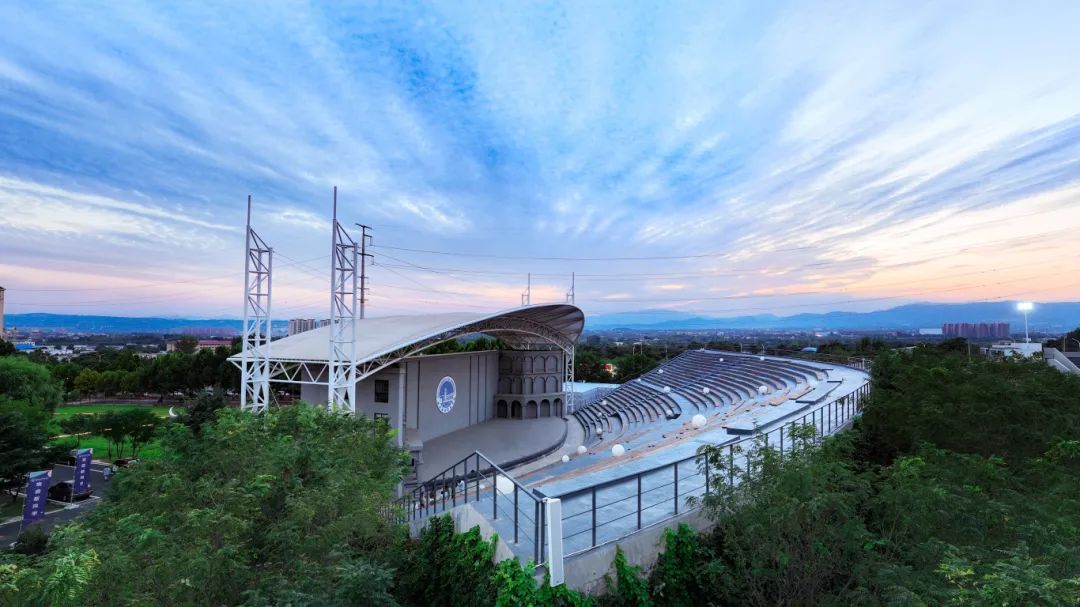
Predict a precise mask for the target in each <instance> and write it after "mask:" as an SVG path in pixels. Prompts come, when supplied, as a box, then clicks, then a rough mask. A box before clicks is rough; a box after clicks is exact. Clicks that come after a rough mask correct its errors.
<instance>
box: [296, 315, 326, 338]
mask: <svg viewBox="0 0 1080 607" xmlns="http://www.w3.org/2000/svg"><path fill="white" fill-rule="evenodd" d="M328 324H330V320H329V319H324V320H315V319H314V318H293V319H290V320H289V335H296V334H297V333H303V332H304V331H310V330H312V329H317V328H319V327H325V326H326V325H328Z"/></svg>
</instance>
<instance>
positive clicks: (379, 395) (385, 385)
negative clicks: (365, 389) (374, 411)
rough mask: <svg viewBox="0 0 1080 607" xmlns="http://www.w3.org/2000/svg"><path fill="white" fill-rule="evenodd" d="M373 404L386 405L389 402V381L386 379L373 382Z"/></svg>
mask: <svg viewBox="0 0 1080 607" xmlns="http://www.w3.org/2000/svg"><path fill="white" fill-rule="evenodd" d="M375 402H377V403H388V402H390V380H388V379H376V380H375Z"/></svg>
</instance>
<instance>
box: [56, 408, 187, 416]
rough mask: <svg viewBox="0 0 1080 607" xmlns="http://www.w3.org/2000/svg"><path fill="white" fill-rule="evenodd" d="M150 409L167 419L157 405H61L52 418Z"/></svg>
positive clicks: (181, 409)
mask: <svg viewBox="0 0 1080 607" xmlns="http://www.w3.org/2000/svg"><path fill="white" fill-rule="evenodd" d="M146 408H150V409H153V410H154V413H156V414H157V415H158V417H168V415H169V408H168V407H160V406H157V405H153V406H150V405H63V406H60V407H57V408H56V411H55V412H53V417H54V418H56V419H64V418H67V417H71V416H72V415H79V414H82V413H106V412H112V411H130V410H132V409H146ZM183 410H184V408H183V407H176V408H175V409H174V412H176V413H178V414H179V413H180V412H182V411H183Z"/></svg>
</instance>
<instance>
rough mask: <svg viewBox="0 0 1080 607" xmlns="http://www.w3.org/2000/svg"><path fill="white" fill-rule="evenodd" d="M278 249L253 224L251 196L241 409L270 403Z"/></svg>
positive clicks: (258, 408)
mask: <svg viewBox="0 0 1080 607" xmlns="http://www.w3.org/2000/svg"><path fill="white" fill-rule="evenodd" d="M273 265H274V250H273V249H271V248H270V247H269V246H268V245H267V244H266V242H265V241H264V240H263V239H262V238H261V237H259V234H258V233H257V232H255V230H254V229H253V228H252V227H251V195H248V199H247V222H246V230H245V244H244V326H243V336H242V337H243V347H242V349H241V358H240V409H241V410H242V411H251V412H252V413H262V412H263V411H265V410H266V409H267V407H269V406H270V398H271V393H270V337H271V336H270V330H271V323H270V295H271V286H272V284H271V276H272V270H273Z"/></svg>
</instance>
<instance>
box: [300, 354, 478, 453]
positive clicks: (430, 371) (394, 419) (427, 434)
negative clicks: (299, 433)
mask: <svg viewBox="0 0 1080 607" xmlns="http://www.w3.org/2000/svg"><path fill="white" fill-rule="evenodd" d="M322 376H323V377H321V379H323V381H325V373H322ZM443 377H452V378H454V383H455V385H456V386H457V399H456V401H455V403H454V408H453V409H451V410H450V412H449V413H443V412H441V411H439V408H438V407H437V406H436V405H435V390H436V389H437V388H438V386H439V382H440V381H442V378H443ZM380 379H381V380H386V381H388V382H389V388H390V398H389V402H387V403H377V402H375V380H380ZM498 383H499V353H498V352H494V351H492V352H464V353H463V352H457V353H454V354H437V355H433V356H416V357H413V358H409V359H406V360H404V361H402V362H401V363H398V364H397V365H393V366H391V367H388V368H386V369H383V370H382V371H379V372H378V373H376V374H375V375H373V376H371V377H368V378H365V379H363V380H361V381H360V382H358V383H357V384H356V405H357V414H358V415H364V416H365V417H368V418H372V417H374V416H375V414H376V413H381V414H386V415H388V416H389V417H390V419H389V421H390V427H391V428H400V427H402V426H401V425H400V422H401V420H402V419H404V422H405V423H404V427H405V428H406V430H407V431H408V430H409V429H411V430H413V431H414V432H415V434H416V436H417V437H418V438H419V439H420V440H421V441H425V440H429V439H432V438H435V437H437V436H442V435H443V434H446V433H448V432H453V431H455V430H460V429H462V428H466V427H468V426H471V425H473V424H478V423H480V422H484V421H487V420H489V419H492V418H493V417H495V390H496V389H497V388H498ZM300 398H301V399H303V400H305V401H307V402H309V403H312V404H325V403H326V398H327V388H326V386H325V385H316V384H301V386H300Z"/></svg>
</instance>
